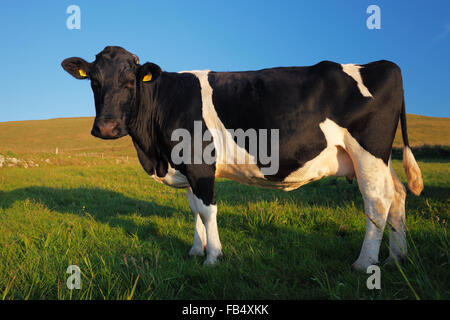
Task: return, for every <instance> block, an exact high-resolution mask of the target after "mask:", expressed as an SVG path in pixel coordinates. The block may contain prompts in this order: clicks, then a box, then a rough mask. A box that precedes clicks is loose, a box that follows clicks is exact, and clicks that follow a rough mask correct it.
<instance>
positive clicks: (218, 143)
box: [183, 70, 270, 186]
mask: <svg viewBox="0 0 450 320" xmlns="http://www.w3.org/2000/svg"><path fill="white" fill-rule="evenodd" d="M183 72H188V73H192V74H193V75H195V76H196V77H197V78H198V79H199V81H200V86H201V95H202V116H203V120H204V121H205V124H206V127H207V128H208V130H209V131H210V132H211V135H212V136H213V141H214V147H215V149H216V177H223V178H228V179H232V180H235V181H238V182H241V183H244V184H250V185H261V186H266V185H267V184H268V183H270V182H269V181H268V180H267V179H266V178H265V177H264V175H263V174H262V173H261V170H260V169H259V168H258V166H257V165H256V159H255V157H254V156H253V155H251V154H249V153H248V152H247V150H245V148H242V147H240V146H239V145H237V144H236V142H235V141H234V139H233V137H232V136H231V134H230V132H228V131H227V129H226V128H225V126H224V124H223V123H222V121H221V120H220V119H219V116H218V115H217V112H216V109H215V108H214V104H213V100H212V94H213V89H212V87H211V85H210V84H209V81H208V74H209V72H210V71H209V70H203V71H197V70H195V71H183ZM238 159H245V160H246V161H245V164H240V163H239V162H238Z"/></svg>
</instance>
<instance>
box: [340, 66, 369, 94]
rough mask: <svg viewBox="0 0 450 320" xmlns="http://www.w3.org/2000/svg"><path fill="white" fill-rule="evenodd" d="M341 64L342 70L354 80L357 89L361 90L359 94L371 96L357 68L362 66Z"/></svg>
mask: <svg viewBox="0 0 450 320" xmlns="http://www.w3.org/2000/svg"><path fill="white" fill-rule="evenodd" d="M341 66H342V70H343V71H344V72H345V73H346V74H348V75H349V76H350V77H352V78H353V79H354V80H355V81H356V83H357V85H358V89H359V91H360V92H361V94H362V95H363V96H364V97H370V98H373V96H372V94H371V93H370V91H369V89H367V87H366V86H365V85H364V82H363V80H362V78H361V72H360V71H359V69H361V68H362V67H361V66H359V65H356V64H351V63H350V64H342V65H341Z"/></svg>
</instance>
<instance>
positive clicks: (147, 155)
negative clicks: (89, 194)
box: [62, 47, 423, 270]
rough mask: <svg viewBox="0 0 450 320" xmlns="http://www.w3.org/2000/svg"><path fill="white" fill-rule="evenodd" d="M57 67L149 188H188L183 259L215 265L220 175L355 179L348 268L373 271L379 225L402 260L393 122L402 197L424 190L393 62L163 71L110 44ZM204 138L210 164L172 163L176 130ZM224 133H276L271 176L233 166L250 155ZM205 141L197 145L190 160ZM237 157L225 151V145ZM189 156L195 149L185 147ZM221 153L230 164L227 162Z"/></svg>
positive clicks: (279, 184) (296, 181)
mask: <svg viewBox="0 0 450 320" xmlns="http://www.w3.org/2000/svg"><path fill="white" fill-rule="evenodd" d="M62 66H63V68H64V69H65V70H66V71H67V72H69V73H70V74H71V75H72V76H74V77H75V78H77V79H90V80H91V87H92V90H93V92H94V98H95V107H96V118H95V121H94V126H93V129H92V135H94V136H96V137H99V138H103V139H116V138H119V137H122V136H125V135H127V134H129V135H130V136H131V137H132V140H133V143H134V146H135V147H136V150H137V154H138V157H139V160H140V162H141V164H142V166H143V168H144V169H145V171H146V172H147V173H148V174H149V175H150V176H152V177H153V178H154V179H155V180H156V181H159V182H161V183H164V184H166V185H169V186H172V187H176V188H186V189H187V195H188V199H189V206H190V208H191V209H192V211H193V213H194V216H195V232H194V243H193V246H192V248H191V250H190V252H189V254H190V255H204V250H205V249H206V260H205V264H206V265H214V264H215V263H216V262H217V259H218V258H219V257H220V256H221V255H222V247H221V243H220V239H219V233H218V229H217V222H216V216H217V206H216V193H215V186H214V181H215V178H217V177H225V178H230V179H233V180H235V181H239V182H242V183H245V184H249V185H257V186H263V187H272V188H278V189H283V190H293V189H296V188H298V187H300V186H302V185H304V184H306V183H308V182H311V181H315V180H318V179H321V178H323V177H327V176H345V177H347V179H348V180H349V181H352V180H353V178H354V177H355V176H356V178H357V181H358V184H359V189H360V191H361V193H362V196H363V199H364V206H365V213H366V224H367V226H366V235H365V238H364V242H363V245H362V249H361V252H360V255H359V257H358V259H357V260H356V262H355V263H354V264H353V268H354V269H356V270H366V268H367V267H368V266H369V265H372V264H376V263H378V252H379V248H380V242H381V239H382V235H383V229H384V227H385V224H386V221H388V225H389V228H390V234H389V237H390V257H389V259H391V260H392V259H397V260H399V259H401V258H403V257H404V256H405V254H406V240H405V197H406V192H405V188H404V187H403V185H402V183H401V182H400V180H399V179H398V178H397V176H396V174H395V172H394V170H393V168H392V165H391V160H390V155H391V149H392V143H393V140H394V135H395V132H396V129H397V125H398V122H399V119H400V121H401V128H402V134H403V141H404V149H403V164H404V167H405V170H406V174H407V177H408V184H409V188H410V190H411V191H412V192H413V193H414V194H416V195H419V194H420V192H421V191H422V189H423V181H422V176H421V172H420V169H419V167H418V165H417V163H416V161H415V159H414V156H413V154H412V152H411V149H410V148H409V145H408V137H407V132H406V118H405V104H404V97H403V86H402V76H401V72H400V69H399V67H398V66H397V65H395V64H394V63H392V62H389V61H376V62H372V63H369V64H365V65H357V64H338V63H334V62H330V61H323V62H320V63H318V64H316V65H313V66H308V67H287V68H272V69H264V70H259V71H246V72H213V71H186V72H179V73H173V72H163V71H161V69H160V67H159V66H157V65H156V64H153V63H145V64H143V65H140V64H139V60H138V58H137V57H136V56H135V55H133V54H131V53H129V52H128V51H126V50H125V49H123V48H120V47H106V48H105V49H104V50H103V51H102V52H100V53H99V54H97V56H96V59H95V61H94V62H91V63H89V62H86V61H85V60H83V59H81V58H68V59H66V60H64V61H63V62H62ZM195 122H197V123H200V124H201V131H202V132H201V133H202V134H205V133H206V132H210V137H212V140H213V149H214V151H213V155H214V157H215V159H216V160H215V161H214V162H213V163H198V162H191V163H185V162H183V163H175V162H174V161H173V159H172V151H173V150H174V148H176V146H177V144H178V141H174V140H173V133H174V132H175V131H176V130H177V129H180V128H182V129H184V130H185V132H186V131H187V132H190V133H192V134H194V132H193V131H194V129H195V128H194V127H195ZM229 129H236V130H239V129H241V130H242V131H244V132H247V131H246V130H251V129H255V130H260V129H267V130H274V129H275V130H277V133H278V145H277V146H276V147H275V145H271V143H272V142H271V141H268V140H266V141H267V144H268V146H267V148H268V149H269V150H271V151H272V153H274V152H276V153H277V154H276V155H277V156H278V160H277V161H278V166H277V170H276V172H274V173H272V174H265V173H264V170H263V169H264V168H266V167H267V163H264V164H263V163H262V162H261V161H260V160H259V159H254V160H255V161H253V162H246V163H237V162H236V161H233V160H235V159H236V157H237V156H238V155H239V154H240V155H241V156H242V155H243V156H244V157H246V158H248V159H249V158H252V157H253V158H255V154H252V153H251V152H249V150H250V149H251V145H250V144H249V143H244V144H242V143H241V144H240V145H237V142H236V139H235V137H233V136H232V135H231V134H230V132H229ZM207 147H208V145H207V143H206V142H205V141H203V142H202V143H201V145H200V152H202V151H204V150H205V148H207ZM230 147H232V148H234V150H237V153H235V152H227V150H226V149H227V148H230ZM192 148H193V149H192V151H193V152H192V155H190V156H189V157H190V158H194V157H195V153H196V152H197V153H198V150H197V151H196V150H194V147H192ZM230 157H231V159H230Z"/></svg>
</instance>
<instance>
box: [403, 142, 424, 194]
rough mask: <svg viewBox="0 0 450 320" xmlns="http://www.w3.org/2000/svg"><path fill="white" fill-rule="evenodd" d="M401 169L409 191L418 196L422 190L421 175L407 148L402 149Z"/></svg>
mask: <svg viewBox="0 0 450 320" xmlns="http://www.w3.org/2000/svg"><path fill="white" fill-rule="evenodd" d="M403 168H405V173H406V177H407V178H408V187H409V190H411V192H412V193H413V194H415V195H416V196H418V195H420V193H421V192H422V190H423V180H422V173H421V172H420V168H419V166H418V165H417V162H416V159H415V158H414V155H413V153H412V151H411V149H410V148H409V147H408V146H404V147H403Z"/></svg>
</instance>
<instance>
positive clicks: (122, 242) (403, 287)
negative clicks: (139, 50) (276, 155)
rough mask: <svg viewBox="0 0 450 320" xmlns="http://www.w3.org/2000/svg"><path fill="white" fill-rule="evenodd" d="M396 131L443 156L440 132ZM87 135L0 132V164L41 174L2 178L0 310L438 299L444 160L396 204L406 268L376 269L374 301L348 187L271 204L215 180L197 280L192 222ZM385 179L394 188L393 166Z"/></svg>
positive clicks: (427, 165)
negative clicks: (77, 304) (25, 163)
mask: <svg viewBox="0 0 450 320" xmlns="http://www.w3.org/2000/svg"><path fill="white" fill-rule="evenodd" d="M408 121H409V122H408V126H409V132H410V133H409V134H410V140H411V141H413V144H414V145H417V146H419V145H424V144H427V145H436V144H439V145H444V146H448V145H450V141H449V138H448V137H449V131H450V130H449V124H450V121H449V119H436V118H428V117H420V116H412V117H408ZM91 122H92V119H89V118H77V119H57V120H46V121H30V122H9V123H0V154H2V155H3V156H5V157H16V158H18V159H24V160H29V159H33V160H34V161H35V163H38V164H39V167H33V168H25V167H22V166H20V165H19V166H10V167H8V166H4V167H3V168H0V296H1V297H2V298H3V299H417V298H420V299H449V298H450V272H449V271H450V269H449V262H450V257H449V242H450V241H449V237H448V220H449V215H450V214H449V212H450V210H449V209H450V201H449V191H450V176H449V173H450V166H449V159H448V158H446V157H445V156H442V155H441V156H437V157H435V156H433V157H427V156H426V154H425V155H424V156H423V158H418V160H419V161H418V163H419V166H420V168H421V170H422V174H423V178H424V183H425V189H424V192H423V193H422V195H421V196H420V197H415V196H414V195H412V194H411V193H409V192H408V196H407V205H406V206H407V226H408V233H407V237H408V240H409V242H408V244H409V258H408V260H407V261H406V262H405V263H404V264H403V265H402V266H391V267H389V266H383V265H382V266H381V272H382V273H381V290H369V289H367V287H366V280H367V278H368V276H369V275H367V274H364V273H355V272H352V271H351V269H350V265H351V263H353V262H354V260H355V259H356V258H357V256H358V254H359V250H360V247H361V244H362V240H363V238H364V231H365V218H364V213H363V202H362V198H361V195H360V193H359V190H358V187H357V184H356V183H353V184H348V183H347V181H346V180H345V179H335V178H328V179H323V180H321V181H317V182H314V183H311V184H309V185H306V186H304V187H302V188H300V189H298V190H295V191H292V192H282V191H276V190H270V189H260V188H254V187H248V186H244V185H240V184H238V183H235V182H232V181H229V180H219V181H218V183H217V198H218V208H219V214H218V224H219V232H220V237H221V241H222V245H223V253H224V259H223V260H222V262H221V263H220V264H219V265H218V266H216V267H214V268H207V267H203V265H202V263H203V259H201V258H193V259H189V258H187V252H188V250H189V249H190V247H191V245H192V236H193V232H194V218H193V215H192V214H191V211H190V209H189V206H188V201H187V197H186V191H184V190H176V189H171V188H169V187H166V186H163V185H160V184H158V183H156V182H154V181H153V179H151V178H150V177H148V176H147V175H146V173H145V172H144V170H143V169H142V168H141V167H140V165H139V164H138V162H137V160H136V155H135V152H134V150H133V148H132V146H131V145H130V141H129V138H125V139H120V140H117V141H107V142H105V141H101V140H99V139H94V138H91V137H90V136H89V131H90V126H91ZM433 123H435V124H436V126H441V127H440V128H441V129H440V133H439V135H436V134H435V133H434V131H431V132H430V129H429V128H430V127H432V128H434V127H433V126H434V124H433ZM58 128H59V129H58ZM427 132H428V133H429V134H428V135H427ZM30 139H34V140H30ZM396 140H397V139H396ZM56 148H58V150H59V151H58V154H56V152H55V149H56ZM46 160H48V161H46ZM394 168H395V170H396V172H397V174H398V175H399V177H400V179H401V180H402V181H403V182H405V174H404V172H403V168H402V165H401V161H399V160H394ZM387 235H388V234H387V232H385V237H384V239H383V243H382V246H381V253H380V258H381V260H382V261H383V260H384V259H385V258H386V257H387V255H388V237H387ZM69 265H78V266H79V267H80V269H81V272H82V287H81V289H80V290H76V289H75V290H69V289H67V287H66V281H67V278H68V277H69V274H67V273H66V270H67V267H68V266H69Z"/></svg>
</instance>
